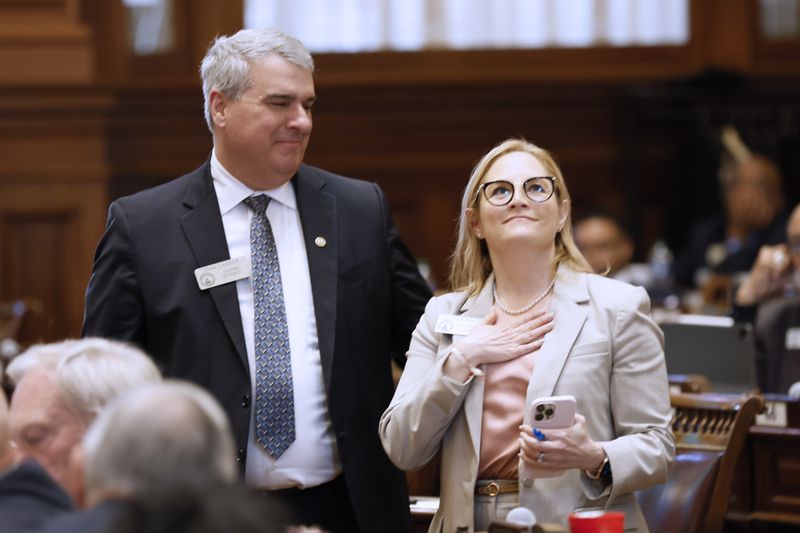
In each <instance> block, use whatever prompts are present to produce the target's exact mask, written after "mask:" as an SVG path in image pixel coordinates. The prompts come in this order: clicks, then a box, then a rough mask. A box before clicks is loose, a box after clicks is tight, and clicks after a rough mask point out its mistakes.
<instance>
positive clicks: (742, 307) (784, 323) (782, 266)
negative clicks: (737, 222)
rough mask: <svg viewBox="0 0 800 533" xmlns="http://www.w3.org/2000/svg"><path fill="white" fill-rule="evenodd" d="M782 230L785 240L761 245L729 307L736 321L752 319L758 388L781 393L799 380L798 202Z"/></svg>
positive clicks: (799, 247) (799, 287) (799, 260)
mask: <svg viewBox="0 0 800 533" xmlns="http://www.w3.org/2000/svg"><path fill="white" fill-rule="evenodd" d="M786 234H787V240H786V242H785V243H782V244H776V245H774V246H763V247H762V248H761V250H760V251H759V253H758V259H757V260H756V263H755V265H754V266H753V268H752V270H751V271H750V272H749V274H748V275H747V277H746V278H745V279H744V280H743V281H742V283H741V285H739V287H738V289H737V290H736V293H735V294H736V296H735V300H734V303H735V305H734V310H733V315H734V319H736V320H737V321H753V320H754V321H755V335H754V340H755V347H756V354H757V359H756V361H757V363H758V376H759V387H760V388H761V390H762V391H764V392H772V393H779V394H786V393H787V392H789V389H790V388H791V387H792V385H793V384H795V383H797V382H798V381H800V205H798V206H796V207H795V208H794V211H792V214H791V216H790V217H789V223H788V224H787V226H786Z"/></svg>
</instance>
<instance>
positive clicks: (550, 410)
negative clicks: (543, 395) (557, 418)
mask: <svg viewBox="0 0 800 533" xmlns="http://www.w3.org/2000/svg"><path fill="white" fill-rule="evenodd" d="M553 412H554V411H553V409H552V408H551V407H548V408H547V409H546V410H545V412H544V414H545V415H547V417H548V418H549V417H551V416H553Z"/></svg>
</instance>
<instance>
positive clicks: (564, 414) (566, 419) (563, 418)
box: [520, 395, 577, 480]
mask: <svg viewBox="0 0 800 533" xmlns="http://www.w3.org/2000/svg"><path fill="white" fill-rule="evenodd" d="M576 409H577V404H576V401H575V397H574V396H571V395H564V396H545V397H542V398H536V399H535V400H533V403H531V408H530V416H529V419H528V425H530V426H531V427H534V428H537V429H562V428H568V427H570V426H571V425H572V424H574V423H575V412H576ZM545 461H547V457H546V456H545ZM520 466H521V467H522V479H523V480H525V479H536V478H544V477H556V476H560V475H561V474H562V473H563V470H545V469H541V468H536V466H532V465H528V464H526V463H524V462H522V460H520Z"/></svg>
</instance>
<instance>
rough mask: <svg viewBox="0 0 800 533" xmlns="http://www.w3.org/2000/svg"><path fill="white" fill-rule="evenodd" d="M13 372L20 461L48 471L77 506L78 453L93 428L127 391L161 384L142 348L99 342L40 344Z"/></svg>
mask: <svg viewBox="0 0 800 533" xmlns="http://www.w3.org/2000/svg"><path fill="white" fill-rule="evenodd" d="M7 372H8V375H9V377H10V378H11V381H12V383H13V384H14V385H15V390H14V394H13V396H12V398H11V408H10V411H9V425H10V428H11V439H12V440H13V442H14V444H15V445H16V450H17V452H18V454H19V456H20V458H21V459H32V460H34V461H36V462H37V463H39V464H40V465H41V466H42V467H44V469H45V470H46V471H47V473H48V474H49V475H50V476H51V477H52V478H53V479H54V480H55V481H56V482H57V483H58V484H59V485H61V486H62V487H63V488H64V489H65V490H66V491H67V492H68V493H69V494H70V496H71V497H72V498H73V500H74V501H75V503H77V504H81V503H82V499H83V498H82V486H83V483H82V474H81V472H80V471H76V468H75V465H74V464H73V453H74V451H75V449H76V446H77V445H78V444H79V443H80V441H81V439H82V438H83V436H84V434H85V433H86V431H87V429H88V428H89V425H90V424H91V423H92V421H93V420H94V418H95V417H96V416H97V414H98V413H99V412H100V410H101V409H102V408H103V407H104V406H105V405H106V404H107V403H108V402H109V401H111V400H112V399H113V398H115V397H116V396H118V395H119V394H121V393H122V392H125V391H128V390H130V389H132V388H135V387H137V386H140V385H142V384H145V383H151V382H155V381H160V380H161V374H160V373H159V371H158V369H157V368H156V366H155V364H154V363H153V361H152V360H151V359H150V358H149V357H148V356H147V355H146V354H145V353H144V352H142V351H141V350H139V349H138V348H135V347H133V346H130V345H127V344H123V343H120V342H116V341H109V340H105V339H97V338H86V339H82V340H68V341H63V342H59V343H53V344H42V345H35V346H33V347H31V348H30V349H28V350H27V351H26V352H25V353H23V354H21V355H20V356H19V357H17V358H16V359H15V360H14V361H12V362H11V364H10V365H9V367H8V370H7Z"/></svg>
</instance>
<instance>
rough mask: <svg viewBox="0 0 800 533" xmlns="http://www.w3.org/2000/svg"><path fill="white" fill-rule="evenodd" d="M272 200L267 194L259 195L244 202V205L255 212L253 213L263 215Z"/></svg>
mask: <svg viewBox="0 0 800 533" xmlns="http://www.w3.org/2000/svg"><path fill="white" fill-rule="evenodd" d="M270 200H272V198H270V197H269V196H267V195H266V194H259V195H258V196H250V197H248V198H245V199H244V200H242V203H243V204H244V205H246V206H247V207H249V208H250V209H252V210H253V212H255V213H257V214H262V213H264V212H266V210H267V206H268V205H269V202H270Z"/></svg>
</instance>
